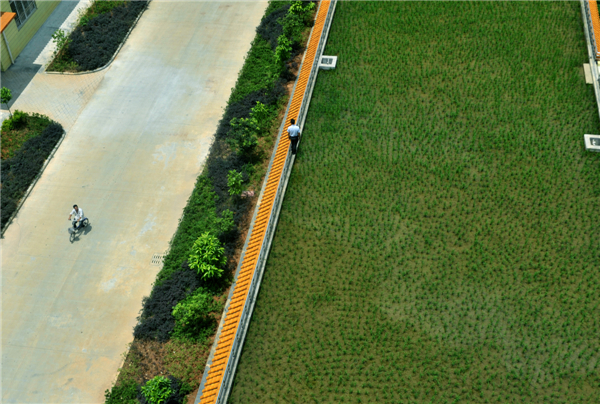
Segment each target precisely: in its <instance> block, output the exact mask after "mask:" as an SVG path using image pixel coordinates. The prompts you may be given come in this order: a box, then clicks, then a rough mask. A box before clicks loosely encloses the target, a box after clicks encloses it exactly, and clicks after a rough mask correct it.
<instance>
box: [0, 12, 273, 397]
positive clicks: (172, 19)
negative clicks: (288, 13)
mask: <svg viewBox="0 0 600 404" xmlns="http://www.w3.org/2000/svg"><path fill="white" fill-rule="evenodd" d="M265 7H266V3H265V2H260V3H258V2H235V3H224V2H219V3H209V2H181V3H174V2H160V1H156V0H155V1H153V2H152V3H151V4H150V8H149V9H148V10H147V11H146V12H145V14H144V15H143V17H142V18H141V20H140V22H139V25H138V26H137V27H136V28H135V30H134V31H133V32H132V35H131V36H130V38H129V40H128V41H127V43H126V45H125V46H124V47H123V49H122V50H121V53H120V54H119V56H118V58H117V59H116V60H115V61H114V62H113V64H112V65H111V67H110V68H109V69H108V70H106V71H105V73H104V76H103V78H102V79H101V81H100V82H99V83H98V85H97V88H96V89H95V91H94V92H93V94H92V95H91V96H90V99H89V101H88V102H87V104H86V105H85V107H84V108H83V110H82V111H81V113H80V114H79V116H78V118H77V119H76V120H75V122H74V124H73V126H72V127H71V128H70V130H69V132H68V135H67V137H66V138H65V141H64V142H63V144H62V146H61V147H60V149H59V150H58V152H57V154H56V156H55V158H54V159H53V160H52V162H51V163H50V165H49V166H48V167H47V169H46V171H45V173H44V175H43V176H42V178H41V179H40V181H39V182H38V184H37V185H36V187H35V189H34V190H33V192H32V194H31V195H30V196H29V198H28V199H27V201H26V203H25V204H24V206H23V208H22V210H21V212H20V213H19V215H18V216H17V218H16V220H15V221H14V222H13V223H12V224H11V225H10V227H9V229H8V231H7V232H6V233H5V238H4V239H3V240H2V367H1V371H2V402H4V403H34V402H35V403H98V402H103V392H104V390H105V389H107V388H109V387H110V385H111V383H112V381H113V380H114V377H115V375H116V371H117V369H118V367H119V366H120V365H121V363H122V358H121V354H122V353H123V352H124V351H125V350H126V348H127V344H128V343H129V342H131V341H132V339H133V337H132V328H133V326H134V325H135V323H136V317H137V315H138V313H139V310H140V308H141V300H142V297H143V296H145V295H147V294H148V293H149V292H150V288H151V283H152V282H153V280H154V278H155V275H156V273H157V271H158V267H156V266H152V265H151V264H150V261H151V257H152V255H153V254H155V253H161V252H163V251H165V249H166V248H167V245H168V242H169V240H170V239H171V237H172V235H173V233H174V231H175V229H176V227H177V223H178V220H179V218H180V216H181V212H182V209H183V207H184V206H185V203H186V201H187V198H188V197H189V195H190V193H191V191H192V189H193V185H194V181H195V179H196V177H197V175H198V173H199V171H200V170H201V167H202V164H203V161H204V159H205V157H206V155H207V152H208V148H209V145H210V143H211V137H212V135H213V133H214V131H215V129H216V125H217V122H218V120H219V118H220V117H221V114H222V108H223V107H224V106H225V103H226V100H227V98H228V96H229V93H230V90H231V87H233V85H234V84H235V81H236V79H237V74H238V71H239V70H240V68H241V66H242V64H243V59H244V56H245V54H246V52H247V51H248V49H249V47H250V42H251V40H252V38H253V37H254V32H255V28H256V26H257V25H258V23H259V22H260V18H261V16H262V15H263V12H264V10H265ZM61 79H68V78H66V77H61ZM34 84H35V78H34V80H32V83H31V84H30V86H29V87H28V88H26V89H25V90H24V93H23V95H22V96H26V95H27V92H28V91H36V89H35V88H34V87H35V86H34ZM64 96H65V97H68V95H64ZM73 203H77V204H79V206H81V207H82V208H83V209H84V211H85V213H86V215H87V216H88V217H89V218H90V221H91V226H90V227H89V228H88V230H89V231H88V232H87V234H83V235H82V236H81V237H80V239H79V240H77V241H75V242H74V243H72V244H71V243H70V242H69V239H68V234H67V227H68V225H69V222H68V221H67V217H68V214H69V212H70V210H71V205H72V204H73Z"/></svg>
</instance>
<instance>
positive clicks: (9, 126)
mask: <svg viewBox="0 0 600 404" xmlns="http://www.w3.org/2000/svg"><path fill="white" fill-rule="evenodd" d="M12 129H13V125H12V119H10V118H8V119H5V120H4V121H3V122H2V132H8V131H9V130H12Z"/></svg>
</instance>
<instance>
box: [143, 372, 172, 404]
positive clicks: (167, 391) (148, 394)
mask: <svg viewBox="0 0 600 404" xmlns="http://www.w3.org/2000/svg"><path fill="white" fill-rule="evenodd" d="M171 394H173V390H172V389H171V381H170V380H169V379H167V378H166V377H164V376H156V377H154V378H153V379H150V380H148V381H147V382H146V384H145V385H144V386H142V395H143V396H144V398H145V399H146V401H147V402H148V403H151V404H161V403H164V402H165V401H167V399H168V398H169V397H170V396H171Z"/></svg>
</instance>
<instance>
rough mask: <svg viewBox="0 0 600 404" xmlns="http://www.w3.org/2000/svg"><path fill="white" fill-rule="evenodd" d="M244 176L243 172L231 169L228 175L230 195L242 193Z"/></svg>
mask: <svg viewBox="0 0 600 404" xmlns="http://www.w3.org/2000/svg"><path fill="white" fill-rule="evenodd" d="M243 182H244V178H243V175H242V173H240V172H237V171H235V170H230V171H229V175H228V176H227V185H229V195H239V194H241V193H242V183H243Z"/></svg>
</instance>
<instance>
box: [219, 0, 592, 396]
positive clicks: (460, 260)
mask: <svg viewBox="0 0 600 404" xmlns="http://www.w3.org/2000/svg"><path fill="white" fill-rule="evenodd" d="M325 54H329V55H338V56H339V59H338V68H337V70H335V71H330V72H324V71H322V72H320V73H319V78H318V81H317V85H316V88H315V91H314V94H313V98H312V102H311V107H310V111H309V114H308V118H307V123H306V127H305V128H304V132H303V133H304V137H303V139H302V143H301V144H300V148H299V155H298V158H297V160H296V166H295V167H294V171H293V173H292V176H291V180H290V183H289V186H288V190H287V195H286V200H285V202H284V205H283V208H282V211H281V216H280V222H279V226H278V229H277V233H276V235H275V239H274V242H273V247H272V250H271V255H270V258H269V261H268V263H267V267H266V272H265V275H264V279H263V284H262V287H261V292H260V295H259V298H258V301H257V305H256V308H255V312H254V316H253V319H252V322H251V325H250V328H249V331H248V335H247V339H246V343H245V347H244V351H243V354H242V357H241V360H240V363H239V366H238V371H237V375H236V378H235V382H234V388H233V391H232V395H231V398H230V402H231V403H297V404H306V403H319V404H320V403H502V404H504V403H568V404H572V403H599V402H600V306H599V305H600V220H599V219H600V156H599V155H597V154H593V153H589V152H586V151H585V149H584V144H583V134H584V133H600V125H599V119H598V111H597V107H596V101H595V98H594V94H593V89H592V87H591V86H589V85H586V84H585V80H584V77H583V69H582V64H583V63H585V62H587V49H586V45H585V37H584V33H583V25H582V20H581V12H580V4H579V2H519V3H517V2H474V3H467V2H457V3H454V2H436V3H433V2H385V3H383V2H380V3H379V2H340V3H339V4H338V6H337V9H336V16H335V19H334V22H333V26H332V30H331V33H330V37H329V40H328V46H327V49H326V52H325Z"/></svg>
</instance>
